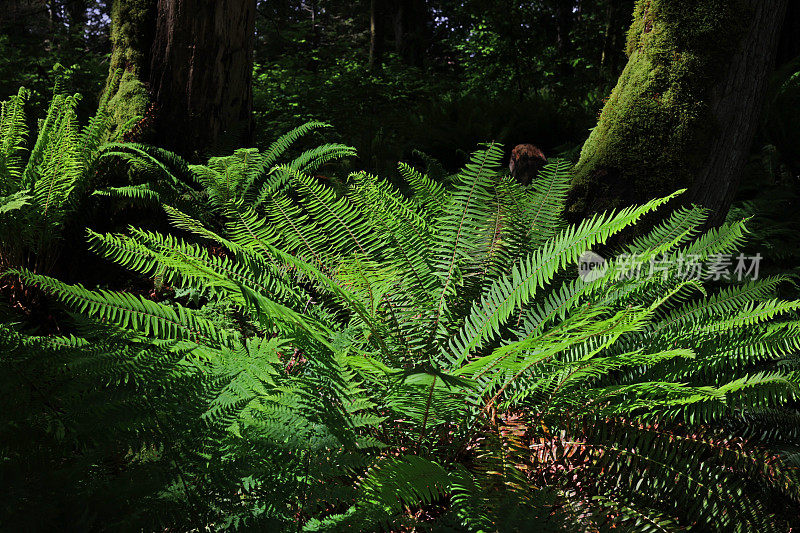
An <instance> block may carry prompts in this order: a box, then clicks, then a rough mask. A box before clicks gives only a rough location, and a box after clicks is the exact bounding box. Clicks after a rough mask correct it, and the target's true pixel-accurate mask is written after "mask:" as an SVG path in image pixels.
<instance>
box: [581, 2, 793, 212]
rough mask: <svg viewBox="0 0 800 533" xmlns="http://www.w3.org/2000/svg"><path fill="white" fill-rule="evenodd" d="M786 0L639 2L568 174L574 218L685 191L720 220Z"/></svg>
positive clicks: (754, 120) (757, 108)
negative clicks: (615, 77)
mask: <svg viewBox="0 0 800 533" xmlns="http://www.w3.org/2000/svg"><path fill="white" fill-rule="evenodd" d="M786 5H787V0H733V1H731V0H638V2H637V3H636V8H635V13H634V15H635V16H634V22H633V26H632V27H631V30H630V32H629V35H628V46H627V48H628V50H627V52H628V57H629V61H628V65H627V66H626V67H625V70H624V71H623V73H622V75H621V76H620V79H619V81H618V83H617V86H616V88H615V89H614V91H613V92H612V94H611V97H610V98H609V99H608V101H607V102H606V105H605V107H604V109H603V112H602V114H601V116H600V120H599V122H598V124H597V127H596V128H595V129H594V130H593V131H592V133H591V135H590V137H589V139H588V140H587V141H586V144H585V145H584V147H583V150H582V152H581V157H580V161H579V162H578V165H577V166H576V169H575V178H574V181H573V188H572V190H571V193H570V201H569V204H568V208H567V215H568V216H569V217H570V218H573V217H574V218H576V219H577V218H580V217H582V216H586V215H588V214H591V213H596V212H599V211H602V210H605V209H609V208H614V207H621V206H624V205H629V204H631V203H636V202H643V201H646V200H648V199H650V198H653V197H655V196H659V195H665V194H668V193H671V192H673V191H675V190H677V189H679V188H688V189H689V192H688V193H687V194H685V195H684V196H683V201H685V202H687V203H690V202H691V203H700V204H702V205H704V206H706V207H708V208H710V209H712V210H713V212H714V215H713V219H712V221H711V222H712V223H713V224H719V223H720V222H721V221H722V220H723V219H724V217H725V215H726V213H727V210H728V208H729V206H730V202H731V200H732V198H733V194H734V193H735V190H736V187H737V186H738V183H739V180H740V177H741V174H742V170H743V168H744V164H745V162H746V160H747V157H748V155H749V149H750V145H751V143H752V140H753V136H754V133H755V130H756V128H757V126H758V122H759V121H758V117H759V114H760V112H761V110H762V106H763V102H764V97H765V93H766V84H767V78H768V75H769V73H770V72H771V68H772V65H773V63H774V55H775V51H776V48H777V43H778V35H779V31H780V28H781V22H782V20H783V16H784V13H785V10H786Z"/></svg>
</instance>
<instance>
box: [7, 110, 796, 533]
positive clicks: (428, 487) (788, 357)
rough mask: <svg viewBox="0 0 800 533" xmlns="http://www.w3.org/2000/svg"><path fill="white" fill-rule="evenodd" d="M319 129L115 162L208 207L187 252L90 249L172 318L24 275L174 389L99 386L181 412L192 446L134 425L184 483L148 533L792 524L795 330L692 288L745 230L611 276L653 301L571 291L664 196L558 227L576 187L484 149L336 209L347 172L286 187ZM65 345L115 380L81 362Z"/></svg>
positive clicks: (629, 294)
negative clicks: (303, 142)
mask: <svg viewBox="0 0 800 533" xmlns="http://www.w3.org/2000/svg"><path fill="white" fill-rule="evenodd" d="M316 127H317V125H310V126H307V127H306V128H305V129H299V130H296V131H294V132H291V133H290V134H289V135H287V136H286V137H284V138H282V139H281V140H279V141H277V142H276V144H275V145H273V147H272V148H270V149H269V150H268V151H267V152H264V153H259V152H257V151H255V150H240V151H237V152H236V153H234V155H232V156H229V157H226V158H219V159H213V160H211V161H209V164H208V165H203V166H202V167H190V166H188V165H186V166H184V165H183V164H182V163H180V162H176V161H173V162H169V160H168V158H166V156H165V154H160V155H159V154H157V153H156V152H155V151H153V150H152V149H149V148H147V149H145V148H141V149H139V148H136V149H134V148H133V147H125V148H121V149H119V150H117V153H118V154H122V153H125V152H126V151H127V152H126V153H129V154H130V155H131V156H135V157H136V158H151V159H154V160H159V158H161V159H160V163H157V162H154V163H153V164H154V165H158V164H160V165H162V166H161V167H159V168H161V169H162V171H163V172H165V173H166V172H172V173H173V178H174V179H173V178H167V179H168V182H169V183H173V184H178V183H181V184H182V185H181V186H183V185H186V186H187V187H189V188H190V189H191V190H192V191H194V193H197V194H199V195H200V196H201V197H202V204H201V205H202V206H203V209H200V211H205V212H204V213H200V214H199V215H198V216H195V213H189V212H184V211H182V210H179V209H176V208H175V207H174V206H173V207H166V211H167V213H168V216H169V218H170V220H171V222H172V223H173V225H175V226H176V228H178V229H179V230H181V231H183V232H184V233H183V234H182V235H183V236H182V237H181V238H178V237H175V236H171V235H168V234H161V233H155V232H149V231H144V230H139V229H135V228H131V229H129V231H128V234H127V235H116V234H105V235H103V234H98V233H91V232H90V233H89V241H90V244H91V246H92V248H93V249H94V250H95V251H96V252H98V253H100V254H101V255H102V256H104V257H105V258H107V259H110V260H111V261H113V262H115V263H117V264H119V265H121V266H124V267H126V268H128V269H130V270H132V271H134V272H136V273H137V274H138V275H141V276H145V277H147V278H150V279H152V280H154V281H155V282H157V283H161V284H164V285H167V286H170V287H172V288H174V289H175V290H176V291H177V292H176V297H175V298H174V299H173V300H172V301H169V300H167V301H159V302H155V301H153V300H151V299H149V298H144V297H143V296H139V295H133V294H126V293H121V292H113V291H107V290H89V289H86V288H84V287H81V286H79V285H70V284H65V283H62V282H60V281H57V280H55V279H53V278H48V277H46V276H42V275H40V274H37V273H32V272H29V271H24V270H23V271H20V272H19V274H20V275H21V276H22V277H23V278H24V279H25V280H26V281H28V282H31V283H36V284H37V285H39V286H40V287H42V288H43V289H45V290H46V291H47V292H49V293H51V294H53V295H55V296H56V297H58V298H59V299H60V300H62V301H63V302H64V303H65V304H66V305H67V306H69V307H70V308H72V309H73V310H74V311H77V312H79V313H82V314H85V315H89V316H91V317H93V318H96V319H101V320H103V321H104V322H105V325H104V326H103V327H106V328H113V329H114V331H115V332H117V334H118V335H121V336H122V337H121V339H122V340H120V341H119V342H120V343H121V344H122V345H123V346H126V347H130V346H137V347H145V348H146V349H145V348H143V349H145V351H147V352H148V353H150V352H151V351H152V352H153V353H156V352H157V353H159V354H164V358H165V363H164V365H162V366H160V367H157V368H159V369H167V368H168V369H170V370H169V375H168V376H166V375H165V374H160V373H159V372H158V371H155V370H153V371H150V370H148V369H147V368H146V367H141V366H140V365H139V364H138V360H137V359H136V358H135V357H134V358H132V359H131V360H129V361H127V360H126V361H119V360H118V359H116V358H115V359H113V361H112V362H111V363H109V364H108V366H107V367H104V371H105V372H111V373H112V374H115V375H123V374H124V375H127V376H130V378H129V379H132V380H134V381H135V382H136V383H142V384H146V385H145V386H146V387H150V388H148V389H147V390H164V391H166V390H172V389H173V385H172V384H173V383H177V384H178V385H177V386H176V387H174V388H175V392H174V394H175V395H176V396H177V395H179V394H180V393H181V392H180V391H189V392H191V394H188V395H187V398H188V399H187V400H186V401H187V402H192V405H191V406H187V405H184V404H183V403H181V402H180V401H178V400H177V399H175V398H174V397H173V396H170V398H171V399H170V400H169V401H168V400H167V399H165V397H164V396H158V401H159V402H164V405H163V406H161V407H158V408H157V410H156V412H164V413H167V412H180V413H182V415H183V416H186V418H185V419H182V420H181V421H180V424H183V425H185V426H186V427H187V428H188V429H187V435H191V437H192V438H193V439H195V438H196V441H189V440H188V439H189V437H186V438H184V437H182V436H181V434H178V433H175V432H174V431H173V430H170V431H165V430H164V425H165V424H166V423H165V422H164V421H163V417H159V418H160V421H159V422H158V425H155V421H154V420H153V418H148V417H146V416H145V415H142V416H143V417H144V419H145V421H144V422H142V424H143V426H142V427H146V428H148V431H150V432H151V433H152V434H156V435H157V436H156V437H154V439H155V440H156V441H157V442H158V443H159V445H158V446H159V447H163V448H164V449H168V450H170V451H171V453H172V458H173V464H175V465H179V470H180V472H174V473H171V474H170V475H165V477H166V478H169V479H170V482H169V483H165V484H163V485H161V486H160V488H159V490H158V491H155V492H152V493H150V496H149V497H150V498H152V500H153V501H158V502H159V504H160V505H165V506H166V507H167V508H169V509H170V510H171V512H174V513H175V516H176V517H178V518H175V519H174V520H168V519H161V520H160V522H159V525H160V526H161V527H170V526H174V527H177V528H180V527H184V528H186V527H187V526H186V525H185V524H187V523H191V521H192V520H194V523H193V524H192V525H191V526H190V527H195V528H200V527H219V528H226V527H232V528H233V527H239V528H251V529H253V528H254V529H259V528H260V529H265V528H272V529H275V530H280V529H289V528H294V529H304V530H306V531H323V530H327V531H340V530H344V529H347V530H361V531H374V530H375V529H376V528H383V529H387V530H396V529H400V528H408V529H413V528H418V529H437V528H438V529H441V530H445V529H448V528H450V529H451V530H545V529H548V528H549V529H552V530H575V531H588V530H602V529H606V528H621V529H626V530H655V531H664V530H667V531H670V530H682V529H692V528H694V529H698V530H712V531H727V530H741V531H767V530H773V529H774V530H786V529H788V528H789V527H791V526H793V525H795V524H794V523H793V522H792V521H795V522H796V516H797V513H796V510H797V509H798V508H800V484H798V481H800V480H799V479H798V470H797V462H796V449H795V448H794V447H793V446H792V445H791V444H790V443H791V442H793V441H792V438H793V436H796V434H797V432H798V429H797V428H798V426H797V417H796V416H795V415H796V413H795V411H794V409H793V408H792V407H791V405H792V403H791V402H793V401H795V400H796V398H797V394H798V386H800V371H799V370H798V359H797V353H798V349H800V346H799V345H798V340H797V339H798V335H797V333H798V331H799V330H800V325H799V324H798V318H797V313H798V309H799V308H800V303H798V302H793V301H783V300H780V299H777V298H776V296H775V292H776V290H777V288H778V287H779V285H780V284H781V283H782V282H783V281H784V279H783V278H780V277H772V278H765V279H760V280H747V281H745V282H743V283H741V284H733V283H730V284H728V283H722V282H720V283H717V284H714V285H712V284H706V285H704V284H703V283H701V282H700V281H698V280H693V279H686V277H685V276H683V275H682V272H681V265H680V261H679V258H680V257H686V256H690V255H691V256H694V257H697V258H698V261H705V262H708V261H709V260H711V259H713V258H714V257H715V256H717V255H718V254H725V253H734V252H735V250H737V248H738V247H739V246H740V245H741V244H742V242H743V241H744V240H745V236H746V226H745V221H738V222H733V223H731V224H728V225H725V226H723V227H721V228H718V229H714V230H710V231H708V232H706V233H704V234H700V231H699V228H701V227H702V226H703V224H704V222H705V218H706V213H705V212H704V211H703V210H702V209H700V208H686V209H683V210H680V211H677V212H676V213H674V214H673V215H672V216H671V217H668V218H667V219H666V220H665V221H664V222H663V223H662V224H660V225H659V226H657V227H656V228H655V229H653V230H651V231H650V232H648V233H647V234H646V235H643V236H641V237H639V238H637V239H636V240H635V241H633V242H632V243H630V244H629V245H627V246H626V247H624V248H623V249H622V250H621V252H623V253H625V254H628V257H630V256H633V255H635V256H636V257H638V258H639V259H641V260H642V261H645V262H649V261H651V260H652V261H656V260H658V261H660V262H662V263H663V264H664V268H663V269H662V270H661V271H659V275H655V276H647V275H638V276H637V275H632V274H631V272H630V271H628V270H627V269H626V266H627V265H626V257H625V256H624V255H619V256H618V257H616V258H609V259H608V261H607V263H606V265H605V267H606V269H605V271H604V272H602V273H601V274H599V275H598V276H597V277H596V278H594V279H590V280H587V281H584V280H583V279H576V274H577V273H576V270H575V268H574V264H575V263H576V262H577V261H578V259H579V258H580V256H581V254H583V253H584V252H586V251H588V250H592V249H597V248H598V247H602V246H607V244H608V242H609V239H610V238H611V237H613V236H614V235H616V234H618V233H619V232H620V231H622V230H624V229H625V228H628V227H630V226H631V225H634V224H637V222H638V221H639V220H641V219H642V217H644V216H645V215H647V214H649V213H651V212H653V211H654V210H656V209H658V208H659V207H660V206H662V205H664V204H665V203H667V202H668V201H669V200H670V199H671V198H673V197H674V196H675V195H672V196H669V197H666V198H661V199H656V200H653V201H651V202H648V203H646V204H644V205H641V206H633V207H629V208H626V209H622V210H621V211H618V212H613V213H604V214H600V215H597V216H595V217H593V218H590V219H588V220H585V221H583V222H582V223H580V224H577V225H572V226H568V225H566V224H565V223H564V222H563V221H562V220H561V219H560V217H559V216H558V213H560V211H561V209H562V207H563V202H564V198H565V194H566V190H567V186H568V183H569V169H568V167H567V165H566V163H564V162H553V163H551V164H550V165H548V166H547V167H545V169H544V170H543V171H542V172H541V174H540V176H539V177H538V179H537V180H535V181H534V183H533V184H532V185H531V187H530V188H529V189H528V190H524V189H519V188H516V186H515V185H513V184H512V183H511V182H510V180H509V179H508V177H507V176H506V175H505V174H504V173H503V172H502V171H501V170H500V159H501V156H502V150H501V148H500V147H499V146H498V145H495V144H490V145H488V146H486V147H483V148H482V149H481V150H479V151H477V152H475V153H474V154H473V155H472V157H471V159H470V162H469V163H468V165H467V167H466V168H465V169H464V170H462V171H461V172H460V173H459V174H458V175H457V177H456V178H455V180H454V181H453V183H452V184H451V185H450V186H447V187H445V186H443V185H441V184H438V183H436V182H434V181H433V180H431V179H430V178H428V177H426V176H424V175H422V174H420V173H418V172H417V171H415V170H413V169H412V168H411V167H408V166H403V165H401V167H400V170H401V174H402V175H404V176H405V177H406V178H407V179H408V180H409V184H410V186H411V191H410V196H408V197H407V196H406V195H404V194H402V193H401V192H400V190H399V189H397V188H395V187H393V186H391V185H390V184H389V183H388V182H386V181H384V180H381V179H380V178H377V177H375V176H371V175H368V174H364V173H356V174H353V175H351V176H350V178H349V187H348V188H347V190H346V192H345V193H344V194H337V192H336V191H335V190H334V189H333V188H331V187H329V186H327V185H325V184H324V183H321V182H320V181H319V180H317V179H316V178H315V177H314V176H313V172H314V170H315V169H316V168H317V167H316V163H315V162H320V161H326V160H328V159H327V158H329V157H334V158H335V157H339V156H342V155H346V154H347V153H349V152H347V150H346V149H345V148H343V147H337V146H335V145H327V146H324V147H322V148H320V149H319V150H316V151H315V150H311V151H309V152H305V153H304V154H303V155H301V156H300V157H299V158H298V159H296V160H295V161H294V162H292V163H288V164H283V165H280V164H277V158H278V157H279V154H280V153H282V152H283V151H285V150H286V148H287V147H288V146H289V145H290V144H291V143H292V142H293V141H294V140H295V139H296V138H297V137H299V136H300V135H302V134H303V133H305V132H306V131H309V130H311V129H314V128H316ZM109 153H111V152H109ZM176 186H177V185H176ZM137 191H138V192H137V194H138V193H141V191H139V190H138V189H137ZM128 193H131V194H134V193H133V191H127V192H125V193H123V194H128ZM676 194H678V193H676ZM20 198H23V197H20ZM21 201H22V200H21ZM212 214H213V216H212ZM218 216H220V217H222V221H221V222H217V221H213V220H210V219H212V218H214V217H218ZM702 272H703V273H708V272H710V270H709V267H708V265H705V266H703V268H702ZM178 294H191V295H192V297H191V298H190V299H188V300H186V299H181V298H182V297H180V296H177V295H178ZM15 342H16V341H15ZM31 342H34V341H31ZM35 342H36V343H38V342H42V341H41V339H37V340H36V341H35ZM59 342H62V343H66V344H72V345H74V346H73V349H74V352H75V353H76V354H77V355H76V361H81V362H82V364H83V360H81V357H80V354H81V353H83V354H84V357H83V359H84V360H87V362H86V365H87V367H86V368H89V367H91V366H92V365H97V364H99V365H100V366H103V365H102V363H97V362H96V361H95V358H93V357H92V356H91V353H90V352H91V350H90V349H89V347H88V346H89V345H88V344H87V343H86V341H83V340H74V339H72V338H70V339H65V340H61V341H59ZM15 349H16V348H15ZM127 349H128V348H125V350H127ZM125 353H129V352H125ZM143 360H148V359H147V358H143ZM176 360H178V361H179V363H175V361H176ZM166 361H170V362H169V363H168V362H166ZM89 375H106V374H103V373H102V372H99V371H98V370H96V369H93V370H91V371H89ZM159 387H161V389H159ZM166 394H167V393H166V392H164V395H166ZM170 394H172V393H170ZM134 397H135V395H134ZM167 407H169V408H167ZM172 408H174V409H175V411H171V410H170V409H172ZM789 414H791V416H789ZM784 415H786V420H791V423H789V422H787V423H786V424H785V427H783V426H781V425H780V424H776V420H783V419H782V418H777V417H780V416H784ZM751 422H752V423H751ZM180 424H177V423H176V430H177V428H179V427H182V426H180ZM154 427H155V428H157V430H155V431H153V428H154ZM189 442H193V443H194V442H196V443H197V444H194V445H193V446H190V447H188V449H187V446H188V443H189ZM136 449H141V447H140V448H136ZM141 453H144V452H141ZM176 468H177V467H176ZM200 495H203V496H202V497H201V496H200ZM531 528H533V529H531Z"/></svg>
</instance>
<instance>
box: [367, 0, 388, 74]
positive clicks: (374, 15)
mask: <svg viewBox="0 0 800 533" xmlns="http://www.w3.org/2000/svg"><path fill="white" fill-rule="evenodd" d="M385 16H386V5H385V2H384V0H370V4H369V69H370V70H374V69H375V67H377V66H379V65H380V64H381V62H382V61H383V48H384V45H385V43H386V24H385V21H384V18H385Z"/></svg>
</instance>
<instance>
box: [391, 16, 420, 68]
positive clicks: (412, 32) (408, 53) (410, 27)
mask: <svg viewBox="0 0 800 533" xmlns="http://www.w3.org/2000/svg"><path fill="white" fill-rule="evenodd" d="M427 20H428V12H427V6H426V2H425V0H399V1H398V2H397V11H396V13H395V19H394V36H395V41H394V42H395V49H396V50H397V53H398V54H399V55H400V57H401V58H402V59H403V60H404V61H405V62H406V63H408V64H409V65H414V66H418V67H421V66H422V65H423V63H424V60H425V49H426V45H427V43H426V26H427Z"/></svg>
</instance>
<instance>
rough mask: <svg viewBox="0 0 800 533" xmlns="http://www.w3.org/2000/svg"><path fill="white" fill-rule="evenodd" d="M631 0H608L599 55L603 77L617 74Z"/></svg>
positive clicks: (631, 7) (630, 10) (628, 21)
mask: <svg viewBox="0 0 800 533" xmlns="http://www.w3.org/2000/svg"><path fill="white" fill-rule="evenodd" d="M633 3H634V2H633V1H632V0H608V6H607V8H606V27H605V31H604V35H603V49H602V51H601V56H600V73H601V75H602V77H603V78H606V77H610V76H619V71H618V68H619V63H620V58H621V56H622V54H623V49H624V48H625V47H624V40H625V32H626V31H627V30H628V26H629V25H630V22H631V21H630V16H631V13H632V12H633Z"/></svg>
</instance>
